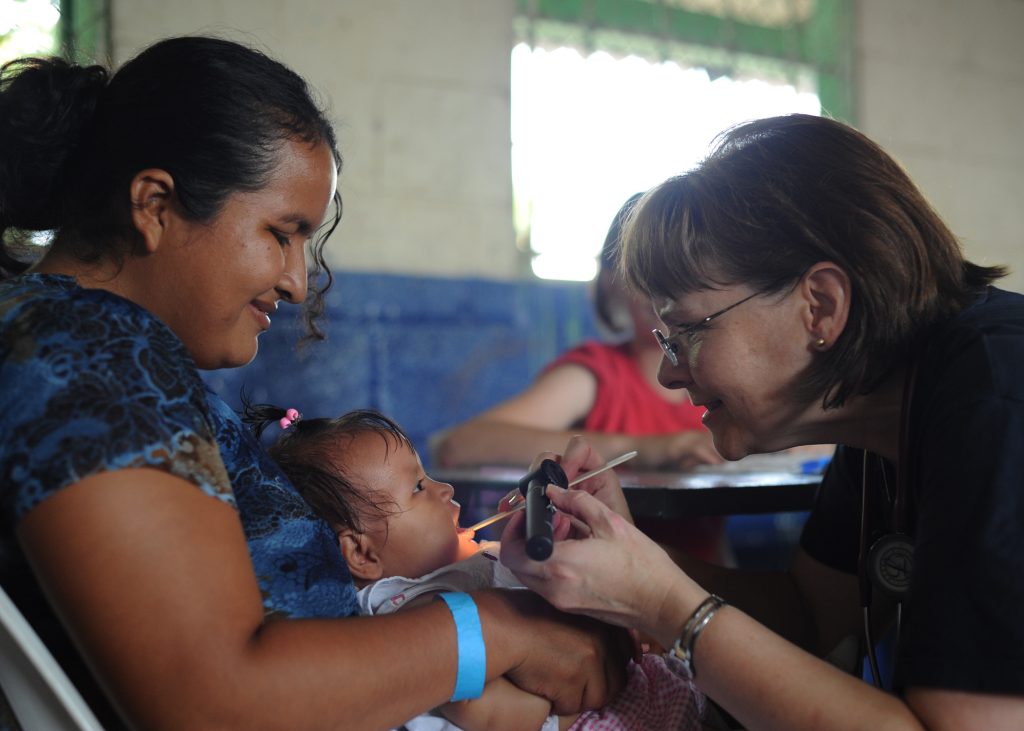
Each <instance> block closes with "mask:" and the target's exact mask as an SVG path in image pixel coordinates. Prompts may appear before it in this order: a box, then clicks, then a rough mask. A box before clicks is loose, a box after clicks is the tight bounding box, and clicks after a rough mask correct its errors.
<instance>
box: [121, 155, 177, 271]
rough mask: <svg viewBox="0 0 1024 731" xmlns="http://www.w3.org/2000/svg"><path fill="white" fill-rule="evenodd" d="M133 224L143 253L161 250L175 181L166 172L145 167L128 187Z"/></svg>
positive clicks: (168, 222) (168, 221)
mask: <svg viewBox="0 0 1024 731" xmlns="http://www.w3.org/2000/svg"><path fill="white" fill-rule="evenodd" d="M128 194H129V196H130V198H131V206H132V214H131V215H132V224H133V225H134V226H135V230H136V231H138V232H139V235H140V236H141V237H142V244H143V249H144V251H145V253H147V254H152V253H153V252H155V251H156V250H157V249H158V248H159V247H160V242H161V240H162V238H163V236H164V234H166V233H167V229H168V226H169V224H170V220H169V216H170V214H171V213H172V210H171V206H172V205H173V199H174V178H172V177H171V174H170V173H168V172H167V171H166V170H161V169H160V168H147V169H146V170H141V171H139V172H138V173H137V174H136V175H135V177H134V178H132V181H131V183H130V184H129V186H128Z"/></svg>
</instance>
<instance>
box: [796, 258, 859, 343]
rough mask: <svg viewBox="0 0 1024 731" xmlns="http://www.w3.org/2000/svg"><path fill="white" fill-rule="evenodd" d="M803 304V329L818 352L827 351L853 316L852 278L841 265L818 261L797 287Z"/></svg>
mask: <svg viewBox="0 0 1024 731" xmlns="http://www.w3.org/2000/svg"><path fill="white" fill-rule="evenodd" d="M797 289H798V291H799V293H800V296H801V297H802V298H803V301H804V305H805V306H804V311H803V317H804V326H805V327H806V329H807V332H808V335H809V336H810V339H811V345H812V347H814V348H815V349H816V350H828V349H829V348H830V347H832V345H833V344H835V342H836V340H838V339H839V336H840V335H842V333H843V329H844V328H845V327H846V321H847V318H848V317H849V315H850V295H851V290H850V277H849V276H847V274H846V272H845V271H844V270H843V269H842V267H840V266H839V265H838V264H835V263H833V262H830V261H823V262H818V263H817V264H815V265H814V266H812V267H811V268H810V269H808V270H807V271H806V272H805V273H804V275H803V277H801V279H800V283H799V284H798V285H797Z"/></svg>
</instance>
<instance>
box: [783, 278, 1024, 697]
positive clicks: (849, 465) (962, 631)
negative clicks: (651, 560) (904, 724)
mask: <svg viewBox="0 0 1024 731" xmlns="http://www.w3.org/2000/svg"><path fill="white" fill-rule="evenodd" d="M908 437H909V438H908V443H909V450H908V455H909V459H908V461H909V464H908V465H907V469H908V472H907V475H908V482H907V489H908V506H909V511H908V515H907V518H908V520H907V524H906V526H905V530H906V532H908V533H909V534H911V535H912V536H913V537H914V539H915V549H914V570H913V575H912V577H911V582H910V593H909V597H908V599H907V601H906V603H905V605H904V610H903V629H902V636H901V641H900V643H899V647H898V648H897V676H896V678H895V679H894V682H893V684H894V686H895V687H898V688H904V687H915V686H916V687H928V688H944V689H952V690H963V691H974V692H983V693H1008V694H1022V693H1024V296H1022V295H1019V294H1015V293H1011V292H1004V291H1001V290H998V289H995V288H989V289H988V290H987V292H986V293H985V294H984V295H983V296H981V297H980V298H979V299H978V300H977V301H976V302H975V303H974V304H973V305H971V306H970V307H968V308H966V309H965V310H963V311H962V312H961V313H960V314H959V315H957V316H956V317H955V318H953V319H952V320H950V321H949V322H947V323H944V324H942V325H940V326H938V327H937V328H935V329H934V331H933V332H932V333H931V334H930V336H929V338H928V342H927V344H926V345H925V347H924V349H923V351H922V353H921V355H920V357H919V360H918V367H917V376H916V385H915V388H914V395H913V401H912V405H911V419H910V423H909V432H908ZM860 454H862V453H861V452H859V451H856V450H848V449H846V448H844V447H841V448H840V449H839V450H837V455H836V459H835V460H834V461H833V464H832V465H831V467H830V468H829V471H828V473H827V474H826V476H825V479H824V480H823V482H822V488H821V490H820V492H819V497H818V503H817V505H816V506H815V508H814V510H813V511H812V513H811V516H810V518H809V519H808V521H807V524H806V526H805V529H804V533H803V536H802V537H801V546H802V547H803V549H804V550H805V551H806V552H807V553H808V554H809V555H810V556H812V557H814V558H816V559H817V560H819V561H821V562H823V563H825V564H826V565H829V566H831V567H833V568H836V569H839V570H841V571H845V572H849V573H856V571H857V558H858V553H859V538H860V504H861V460H860ZM889 474H890V475H894V474H895V473H894V472H892V471H890V473H889ZM875 520H877V518H876V519H875Z"/></svg>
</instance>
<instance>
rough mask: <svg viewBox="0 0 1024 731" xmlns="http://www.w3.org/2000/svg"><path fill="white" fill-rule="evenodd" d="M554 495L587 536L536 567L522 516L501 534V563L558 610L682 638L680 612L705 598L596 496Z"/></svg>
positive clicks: (563, 544) (554, 490)
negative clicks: (678, 633) (526, 537)
mask: <svg viewBox="0 0 1024 731" xmlns="http://www.w3.org/2000/svg"><path fill="white" fill-rule="evenodd" d="M567 453H568V450H567ZM597 466H599V465H597ZM596 479H598V478H595V480H596ZM547 494H548V497H549V498H550V499H551V502H552V503H553V504H554V505H555V507H556V508H558V510H559V511H561V512H562V513H564V514H565V515H567V516H569V517H570V518H571V519H572V522H573V523H574V524H576V525H579V526H581V527H582V529H581V530H577V531H575V534H576V535H577V536H582V537H576V538H569V539H566V540H563V541H559V542H557V543H556V544H555V550H554V553H553V554H552V556H551V557H550V558H549V559H547V560H546V561H534V560H532V559H530V558H529V557H528V556H527V555H526V543H525V538H524V534H525V530H524V528H525V526H524V522H523V521H524V516H522V515H515V516H513V517H512V518H510V519H509V524H508V525H507V526H506V527H505V531H504V533H503V534H502V538H501V543H502V545H501V562H502V563H503V564H505V565H506V566H508V567H509V568H510V569H511V570H512V571H513V572H514V573H515V575H516V576H517V577H518V578H519V580H520V581H522V582H523V583H524V584H525V585H526V586H527V587H529V588H530V589H533V590H534V591H536V592H537V593H538V594H540V595H541V596H543V597H544V598H546V599H547V600H548V601H550V602H551V603H552V604H553V605H554V606H556V607H558V608H559V609H563V610H565V611H568V612H576V613H580V614H587V615H589V616H591V617H595V618H597V619H601V620H604V621H606V622H610V623H612V624H617V625H619V626H622V627H630V628H635V629H638V630H640V631H641V632H645V633H647V634H650V635H652V636H654V637H658V638H661V637H663V636H665V634H666V633H668V634H669V635H672V634H674V633H675V632H678V627H677V626H675V625H676V624H677V622H678V617H679V613H680V611H681V610H680V607H681V606H685V605H688V604H690V603H694V605H695V604H696V603H697V602H699V601H700V599H699V598H696V597H699V596H700V594H705V595H706V592H704V591H703V590H702V589H700V587H699V586H697V585H696V584H695V583H694V582H693V581H692V580H691V579H689V578H688V577H687V576H686V575H685V574H683V573H682V572H681V571H680V570H679V568H678V567H677V566H676V564H675V563H674V562H673V561H672V560H671V559H670V558H669V556H668V554H666V553H665V551H664V550H663V549H662V548H661V547H660V546H658V545H657V544H656V543H654V542H653V541H651V540H650V539H649V538H648V537H647V536H645V535H644V534H643V533H641V532H640V531H639V530H637V529H636V528H635V527H634V526H632V525H631V524H630V523H629V522H628V521H627V520H626V518H624V517H623V516H621V515H619V514H618V513H616V512H615V511H613V510H611V509H610V508H608V507H607V506H606V505H604V504H603V503H602V502H600V501H599V500H598V499H597V498H596V497H595V496H594V495H590V494H588V493H587V492H584V491H580V490H562V489H561V488H558V487H549V488H548V493H547Z"/></svg>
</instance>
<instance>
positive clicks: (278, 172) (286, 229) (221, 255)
mask: <svg viewBox="0 0 1024 731" xmlns="http://www.w3.org/2000/svg"><path fill="white" fill-rule="evenodd" d="M336 186H337V170H336V167H335V163H334V157H333V155H332V154H331V151H330V148H329V147H328V146H327V145H324V144H315V145H310V144H308V143H306V142H303V141H301V140H291V139H289V140H285V141H284V142H282V144H281V148H280V150H279V151H278V162H277V165H276V167H275V169H274V171H273V173H272V174H271V177H270V180H269V182H268V183H267V184H266V185H265V186H264V187H262V188H260V189H259V190H255V191H242V192H236V193H234V194H232V195H231V196H230V197H229V198H228V199H227V201H226V202H225V204H224V206H223V208H222V209H221V211H220V212H219V213H218V214H217V216H216V217H215V218H214V219H213V220H212V221H210V222H208V223H197V222H194V221H188V220H187V219H185V218H183V217H182V216H180V215H173V209H172V215H170V216H168V226H167V238H165V239H163V240H162V242H161V247H160V250H159V251H158V258H159V267H160V272H161V274H162V275H164V277H165V281H166V282H168V285H167V286H161V287H158V288H156V290H155V291H151V292H146V293H143V295H142V297H143V298H144V299H143V301H142V302H141V303H142V304H143V305H144V306H146V307H147V308H148V309H150V311H152V312H153V313H154V314H156V315H157V316H158V317H160V318H161V319H162V320H163V321H164V322H166V323H167V324H168V325H169V326H170V327H171V329H172V330H173V331H174V332H175V334H177V335H178V337H179V338H180V339H181V340H182V342H184V344H185V347H186V348H187V349H188V350H189V352H190V353H191V354H192V357H193V359H194V360H195V361H196V364H197V365H198V366H199V367H200V368H226V367H235V366H241V365H244V364H246V363H248V362H249V361H250V360H252V359H253V358H254V357H255V355H256V350H257V337H258V336H259V335H260V334H261V333H262V332H264V331H265V330H267V329H268V328H269V327H270V316H271V315H272V314H273V313H274V312H275V311H276V309H277V304H278V302H279V301H280V300H285V301H286V302H289V303H292V304H298V303H300V302H302V301H303V300H304V299H305V297H306V261H305V245H306V242H307V240H308V239H309V237H310V236H311V235H312V233H313V232H314V231H315V230H316V229H317V228H318V227H319V226H320V225H321V223H322V222H323V220H324V217H325V216H326V213H327V208H328V206H329V204H330V202H331V200H332V198H333V196H334V191H335V188H336ZM171 283H173V285H172V284H171Z"/></svg>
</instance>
